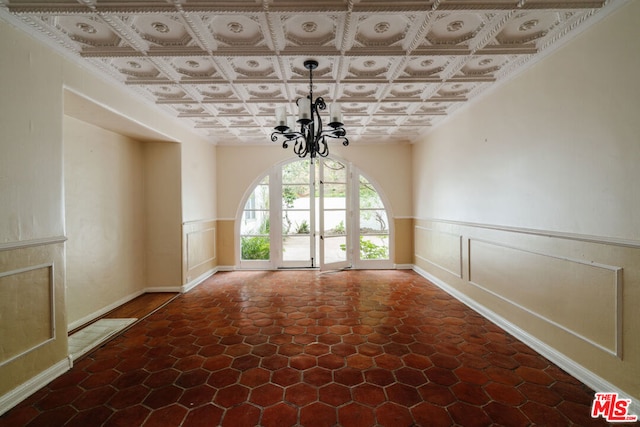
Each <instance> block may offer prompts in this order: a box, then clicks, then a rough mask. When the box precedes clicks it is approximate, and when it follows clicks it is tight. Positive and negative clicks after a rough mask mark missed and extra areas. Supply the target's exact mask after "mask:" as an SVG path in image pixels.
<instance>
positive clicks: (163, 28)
mask: <svg viewBox="0 0 640 427" xmlns="http://www.w3.org/2000/svg"><path fill="white" fill-rule="evenodd" d="M151 28H153V29H154V30H156V31H157V32H159V33H163V34H164V33H168V32H169V26H167V24H163V23H162V22H154V23H152V24H151Z"/></svg>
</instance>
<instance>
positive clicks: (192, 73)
mask: <svg viewBox="0 0 640 427" xmlns="http://www.w3.org/2000/svg"><path fill="white" fill-rule="evenodd" d="M169 60H170V62H171V65H172V66H173V67H174V68H175V70H176V71H177V72H178V73H180V74H181V75H182V76H184V77H192V78H199V79H203V78H215V77H217V76H218V74H217V71H216V68H215V66H214V65H213V63H212V62H211V60H210V59H209V58H204V57H184V58H183V57H178V58H173V60H171V59H170V58H169Z"/></svg>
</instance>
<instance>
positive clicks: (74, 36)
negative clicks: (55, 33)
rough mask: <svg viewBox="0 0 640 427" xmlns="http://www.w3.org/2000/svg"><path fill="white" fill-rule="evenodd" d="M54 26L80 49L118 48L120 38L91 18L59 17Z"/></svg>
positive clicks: (99, 21) (100, 22) (97, 20)
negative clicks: (77, 44) (76, 43)
mask: <svg viewBox="0 0 640 427" xmlns="http://www.w3.org/2000/svg"><path fill="white" fill-rule="evenodd" d="M55 21H56V23H55V26H56V27H57V28H58V29H60V30H61V31H62V32H64V33H65V34H66V35H67V36H69V38H70V39H71V40H73V41H75V42H78V43H80V44H81V45H82V47H105V46H118V45H119V44H120V42H121V39H120V37H118V35H117V34H116V33H114V32H113V31H112V29H111V28H110V27H109V26H108V25H107V24H105V23H104V22H102V21H101V20H99V19H98V18H96V17H92V16H61V17H59V18H57V19H56V20H55Z"/></svg>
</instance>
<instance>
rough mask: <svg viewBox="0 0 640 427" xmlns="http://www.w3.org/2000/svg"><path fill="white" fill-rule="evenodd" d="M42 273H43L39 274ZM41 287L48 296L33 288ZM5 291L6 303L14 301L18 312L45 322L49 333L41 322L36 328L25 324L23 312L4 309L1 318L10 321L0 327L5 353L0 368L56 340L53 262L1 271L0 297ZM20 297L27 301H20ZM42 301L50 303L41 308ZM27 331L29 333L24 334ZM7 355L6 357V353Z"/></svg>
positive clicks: (0, 357)
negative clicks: (22, 317)
mask: <svg viewBox="0 0 640 427" xmlns="http://www.w3.org/2000/svg"><path fill="white" fill-rule="evenodd" d="M39 270H43V271H42V272H40V273H39V274H38V271H39ZM43 273H44V274H43ZM39 275H44V276H45V277H43V278H41V279H44V280H46V283H40V282H39V280H38V276H39ZM38 285H43V286H45V287H46V291H47V295H46V296H44V295H40V294H41V293H42V291H38V290H37V289H33V288H34V287H36V286H38ZM4 292H7V293H8V295H6V296H3V297H2V299H3V300H4V301H5V302H6V301H12V300H13V299H15V303H16V304H15V306H16V308H17V309H18V310H19V311H23V312H25V311H26V312H27V314H28V315H29V318H30V319H36V317H35V316H37V317H38V319H37V320H40V321H44V322H46V324H45V325H44V326H45V327H46V330H45V328H42V326H43V325H42V324H40V322H39V323H38V324H37V325H30V324H29V322H25V321H23V320H22V319H21V317H20V314H21V313H16V312H14V313H12V312H11V311H8V312H5V311H4V310H3V312H2V317H3V318H5V319H6V320H8V321H7V322H4V326H3V327H2V328H0V331H2V335H3V336H4V338H3V341H4V342H3V346H2V347H3V348H2V354H0V368H1V367H3V366H5V365H7V364H9V363H11V362H13V361H14V360H16V359H18V358H20V357H22V356H24V355H26V354H28V353H31V352H33V351H35V350H37V349H38V348H40V347H42V346H44V345H47V344H49V343H51V342H53V341H55V339H56V316H55V313H56V304H55V300H56V295H55V274H54V268H53V262H49V263H44V264H36V265H31V266H28V267H22V268H17V269H13V270H8V271H2V272H0V295H2V294H3V293H4ZM20 297H22V298H23V299H24V301H21V300H19V299H18V298H20ZM39 298H42V299H44V298H46V299H47V301H44V300H43V301H40V302H42V303H43V304H42V307H36V306H35V304H37V303H38V302H39V301H38V299H39ZM30 304H34V305H30ZM5 308H7V307H5ZM47 312H48V314H46V313H47ZM45 318H46V319H45ZM24 328H27V329H28V330H27V331H25V330H24ZM5 352H6V354H4V353H5Z"/></svg>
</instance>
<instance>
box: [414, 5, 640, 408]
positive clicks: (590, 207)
mask: <svg viewBox="0 0 640 427" xmlns="http://www.w3.org/2000/svg"><path fill="white" fill-rule="evenodd" d="M639 20H640V2H629V3H627V4H626V5H625V6H623V7H620V8H619V9H618V10H616V11H614V12H613V13H612V14H611V15H609V16H607V17H605V18H604V19H602V20H601V21H600V22H598V23H596V24H595V25H594V26H592V27H590V28H588V29H587V30H585V31H584V32H583V33H582V34H579V35H578V36H576V37H575V38H574V39H573V40H571V41H569V42H568V43H567V44H566V45H564V46H563V47H561V48H559V49H558V50H557V51H555V52H553V53H552V54H550V55H549V56H547V57H546V58H544V59H543V60H541V61H540V62H538V63H536V64H535V65H533V66H532V67H531V68H529V69H527V70H526V71H525V72H523V73H521V74H520V75H518V76H517V77H514V78H512V79H511V80H509V81H507V82H506V83H505V84H503V85H502V86H501V87H499V88H498V89H495V90H493V91H492V92H490V93H487V94H485V95H484V96H482V97H481V98H480V99H479V100H477V101H475V102H474V103H473V104H472V105H470V106H468V107H466V108H465V109H464V110H461V111H459V112H457V113H456V114H455V116H453V117H452V118H450V119H449V120H448V121H447V122H445V123H444V124H442V125H441V126H440V127H438V128H437V129H436V130H434V131H432V132H431V133H430V134H428V135H427V136H426V137H425V138H424V140H423V141H421V142H420V143H417V144H415V145H414V155H413V199H414V213H415V217H416V223H415V229H414V237H415V254H414V263H415V265H416V266H417V269H419V270H421V271H422V272H424V274H426V275H428V276H429V277H431V278H433V279H434V280H435V281H438V282H439V283H441V285H443V286H446V287H448V288H449V289H450V290H451V291H452V292H455V293H457V294H458V295H460V296H461V297H462V298H464V299H465V300H466V301H468V302H469V303H471V304H473V305H475V306H477V307H480V308H482V309H487V310H488V312H491V313H494V314H497V316H498V318H501V319H504V320H506V321H507V322H508V324H510V325H512V326H514V327H515V328H516V329H520V330H522V331H524V332H525V333H527V334H529V335H530V336H531V337H533V340H537V341H539V342H540V343H543V344H544V346H546V348H549V349H551V350H550V351H552V352H557V354H558V355H560V357H559V359H564V360H566V361H567V364H569V365H572V364H574V366H575V367H576V370H577V371H580V370H581V369H585V370H586V371H585V372H587V373H589V374H588V375H586V376H587V377H589V375H591V374H594V375H595V377H594V378H598V381H600V380H602V381H604V383H607V384H613V385H614V386H615V387H617V388H618V389H619V390H621V391H623V392H625V393H627V394H628V395H630V396H633V397H634V398H636V399H637V398H640V383H638V381H637V378H638V377H639V376H640V335H638V333H637V331H638V330H640V316H638V315H637V313H638V311H637V307H638V306H639V305H640V216H638V211H640V192H638V191H636V189H635V185H636V184H635V183H637V182H640V168H638V166H637V165H638V162H639V161H640V144H638V136H637V135H639V134H640V121H639V120H638V114H639V113H640V104H639V101H638V100H640V83H639V80H638V78H637V70H638V69H640V55H638V51H639V50H640V42H639V41H640V27H639V26H638V25H637V23H638V21H639ZM605 391H606V390H605Z"/></svg>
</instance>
